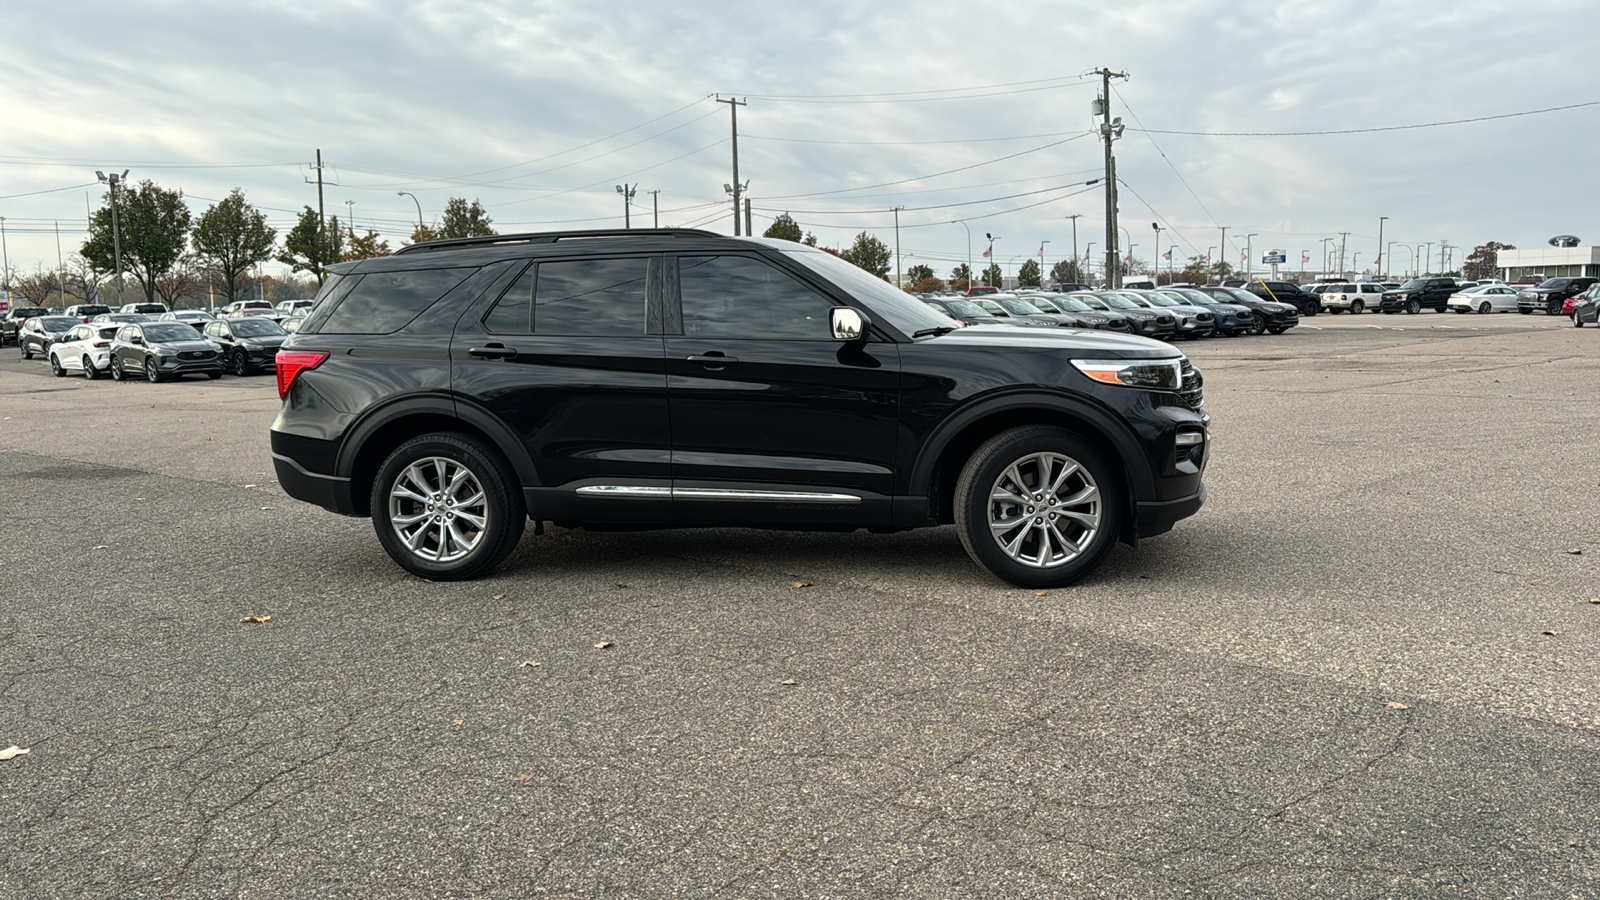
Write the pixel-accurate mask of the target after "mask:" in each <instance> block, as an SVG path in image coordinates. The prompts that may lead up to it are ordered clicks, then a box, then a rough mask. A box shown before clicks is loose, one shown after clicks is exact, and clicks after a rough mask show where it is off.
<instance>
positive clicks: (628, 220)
mask: <svg viewBox="0 0 1600 900" xmlns="http://www.w3.org/2000/svg"><path fill="white" fill-rule="evenodd" d="M638 189H639V185H638V184H637V183H635V184H631V185H630V184H619V185H617V193H619V194H621V195H622V227H623V228H632V227H633V194H634V191H637V190H638ZM734 234H738V232H737V231H735V232H734Z"/></svg>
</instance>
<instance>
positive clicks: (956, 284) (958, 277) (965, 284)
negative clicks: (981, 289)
mask: <svg viewBox="0 0 1600 900" xmlns="http://www.w3.org/2000/svg"><path fill="white" fill-rule="evenodd" d="M971 286H972V267H971V266H968V265H967V264H966V263H962V264H961V265H959V266H956V267H955V268H954V269H951V270H950V289H951V290H952V291H965V290H966V289H967V288H969V287H971Z"/></svg>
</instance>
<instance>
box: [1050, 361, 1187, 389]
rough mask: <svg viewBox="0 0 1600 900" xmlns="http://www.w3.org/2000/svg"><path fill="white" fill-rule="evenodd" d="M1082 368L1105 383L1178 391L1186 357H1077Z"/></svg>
mask: <svg viewBox="0 0 1600 900" xmlns="http://www.w3.org/2000/svg"><path fill="white" fill-rule="evenodd" d="M1072 364H1073V365H1074V366H1075V367H1077V369H1078V371H1080V372H1082V373H1083V374H1085V375H1087V376H1089V377H1090V378H1092V379H1094V380H1095V381H1098V382H1100V383H1101V384H1115V385H1119V386H1122V387H1136V388H1144V389H1146V390H1152V391H1175V390H1178V389H1179V388H1180V387H1182V386H1183V361H1182V360H1177V359H1138V360H1127V359H1075V360H1073V361H1072Z"/></svg>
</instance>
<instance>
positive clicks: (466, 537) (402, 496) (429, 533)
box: [372, 432, 528, 581]
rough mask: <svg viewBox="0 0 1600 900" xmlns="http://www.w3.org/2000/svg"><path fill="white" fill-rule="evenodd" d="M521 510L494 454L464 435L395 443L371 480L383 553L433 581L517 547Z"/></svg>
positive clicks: (509, 476)
mask: <svg viewBox="0 0 1600 900" xmlns="http://www.w3.org/2000/svg"><path fill="white" fill-rule="evenodd" d="M527 518H528V512H527V507H526V506H525V505H524V502H523V499H522V488H521V485H520V483H519V482H518V481H517V479H516V477H515V475H514V474H513V473H512V471H511V468H510V466H508V465H507V464H506V463H505V462H504V460H502V459H501V458H500V454H499V453H498V452H496V451H495V450H493V449H490V448H489V447H486V446H484V445H483V444H482V443H480V442H479V441H477V440H474V439H473V438H471V437H468V436H467V435H464V434H454V433H447V432H441V433H436V434H425V435H422V436H420V437H415V438H412V439H411V440H409V441H406V442H405V443H403V444H401V445H400V446H399V447H398V448H396V449H395V451H394V452H393V453H391V454H389V458H388V459H386V460H384V463H383V466H382V467H381V468H380V469H379V470H378V477H377V478H376V479H374V480H373V483H372V524H373V527H374V528H375V529H376V530H377V532H378V540H379V542H381V543H382V544H383V549H384V550H385V551H387V552H388V554H389V557H390V558H391V559H393V560H394V561H395V562H397V563H399V564H400V566H401V568H404V569H405V570H406V571H408V572H411V573H412V574H414V575H420V576H422V577H424V578H432V579H435V580H439V581H465V580H467V579H471V578H477V577H478V576H479V575H483V574H485V573H487V572H489V571H490V570H491V569H493V568H494V567H495V566H497V565H499V564H500V563H501V562H503V561H504V560H505V558H506V557H507V556H509V555H510V554H511V551H512V550H514V549H516V546H517V541H519V540H521V538H522V529H523V526H524V524H525V523H526V522H527Z"/></svg>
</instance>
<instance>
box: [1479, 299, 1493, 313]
mask: <svg viewBox="0 0 1600 900" xmlns="http://www.w3.org/2000/svg"><path fill="white" fill-rule="evenodd" d="M1492 309H1494V305H1493V304H1492V303H1490V302H1489V301H1487V300H1485V301H1483V302H1482V303H1479V304H1478V315H1480V316H1486V315H1488V314H1489V311H1490V310H1492Z"/></svg>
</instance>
